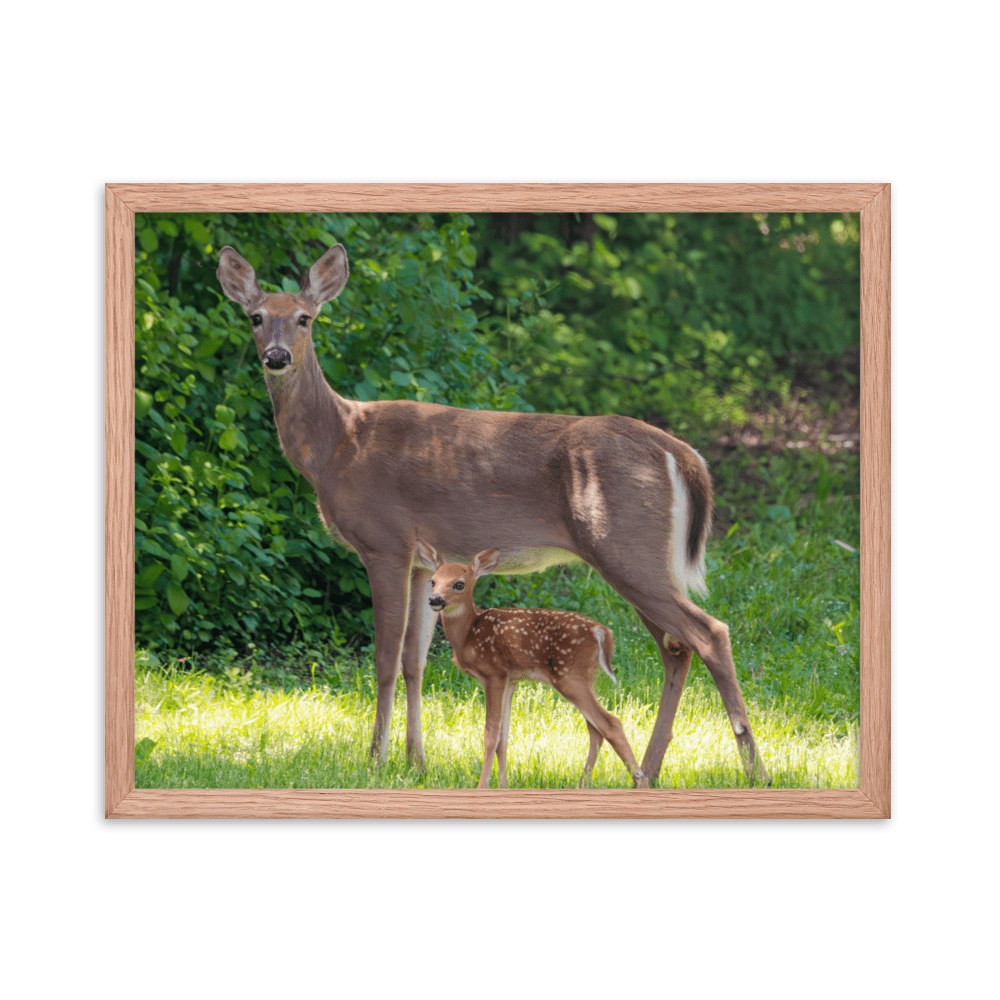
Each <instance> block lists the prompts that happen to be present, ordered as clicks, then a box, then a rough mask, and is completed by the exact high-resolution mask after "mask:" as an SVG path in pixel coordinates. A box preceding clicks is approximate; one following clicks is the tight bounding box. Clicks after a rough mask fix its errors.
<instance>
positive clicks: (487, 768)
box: [476, 677, 507, 788]
mask: <svg viewBox="0 0 1000 1000" xmlns="http://www.w3.org/2000/svg"><path fill="white" fill-rule="evenodd" d="M483 689H484V691H485V694H486V727H485V730H484V732H483V770H482V772H481V773H480V775H479V784H478V785H477V786H476V787H477V788H489V787H490V780H491V779H492V777H493V758H494V757H495V756H496V752H497V744H498V743H499V742H500V729H501V726H502V724H503V700H504V695H505V693H506V690H507V681H506V679H505V678H504V679H497V678H495V677H487V678H486V681H485V682H484V683H483Z"/></svg>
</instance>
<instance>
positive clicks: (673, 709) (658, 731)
mask: <svg viewBox="0 0 1000 1000" xmlns="http://www.w3.org/2000/svg"><path fill="white" fill-rule="evenodd" d="M637 613H638V615H639V618H640V619H641V621H642V623H643V625H645V626H646V628H647V629H649V633H650V635H652V637H653V639H654V641H655V642H656V646H657V648H658V649H659V651H660V659H662V660H663V671H664V678H663V692H662V693H661V695H660V707H659V709H658V711H657V713H656V722H655V723H654V725H653V733H652V735H651V736H650V737H649V745H648V746H647V747H646V753H645V754H644V755H643V758H642V773H643V774H645V775H646V777H647V778H648V779H649V781H650V782H653V783H658V782H659V778H660V767H661V766H662V764H663V755H664V754H665V753H666V752H667V747H668V746H669V745H670V741H671V739H673V735H674V716H676V715H677V706H678V704H680V700H681V693H682V692H683V690H684V681H685V680H687V675H688V670H690V669H691V655H692V654H691V650H690V649H688V647H687V646H684V645H682V644H681V643H679V642H677V641H676V640H674V639H672V638H671V637H670V636H668V635H667V634H666V633H665V632H664V631H663V629H661V628H659V627H658V626H657V625H654V624H653V622H651V621H650V620H649V619H648V618H647V617H646V616H645V615H643V614H642V612H637Z"/></svg>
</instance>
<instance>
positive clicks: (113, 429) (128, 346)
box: [104, 184, 890, 819]
mask: <svg viewBox="0 0 1000 1000" xmlns="http://www.w3.org/2000/svg"><path fill="white" fill-rule="evenodd" d="M105 205H106V215H105V240H106V243H105V246H106V259H105V326H106V357H105V373H106V384H105V393H106V395H105V489H106V495H105V516H106V523H105V720H104V723H105V815H106V816H107V817H112V818H144V817H145V818H167V817H170V818H211V817H244V818H247V817H271V818H297V817H317V818H318V817H325V818H360V817H372V818H380V817H398V818H449V817H462V818H491V819H495V818H570V817H581V818H588V819H595V818H618V819H622V818H674V817H677V818H680V817H741V818H750V817H755V818H808V817H828V818H851V817H854V818H874V819H878V818H887V817H888V816H889V815H890V643H889V638H890V631H889V628H890V506H889V500H890V462H889V459H890V374H889V372H890V368H889V361H890V350H889V348H890V189H889V185H888V184H108V185H106V188H105ZM167 211H169V212H220V211H225V212H255V211H256V212H351V211H366V212H371V211H387V212H388V211H394V212H395V211H433V212H444V211H480V212H504V211H531V212H550V211H551V212H555V211H601V212H638V211H644V212H645V211H656V212H789V211H802V212H859V213H860V218H861V400H860V404H861V541H860V570H861V604H860V612H861V622H860V625H861V641H860V682H861V722H860V728H859V753H860V773H859V787H858V788H856V789H767V788H750V789H656V790H648V791H643V790H635V789H602V790H578V789H566V790H506V791H502V792H500V791H492V792H480V791H477V790H476V789H436V790H434V789H418V790H399V791H396V790H365V789H351V790H346V789H298V790H297V789H266V790H243V789H184V790H163V789H136V788H135V757H134V719H135V699H134V679H135V678H134V650H135V641H134V639H135V637H134V571H133V567H134V558H133V557H134V552H133V545H134V530H133V529H134V474H133V447H134V393H133V387H134V385H133V383H134V348H135V341H134V283H135V232H134V223H135V213H136V212H167Z"/></svg>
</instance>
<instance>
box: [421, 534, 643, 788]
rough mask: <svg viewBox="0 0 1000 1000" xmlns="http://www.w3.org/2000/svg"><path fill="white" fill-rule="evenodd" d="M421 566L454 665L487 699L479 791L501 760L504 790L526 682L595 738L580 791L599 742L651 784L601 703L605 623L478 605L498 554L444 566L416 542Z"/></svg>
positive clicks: (610, 645) (606, 665)
mask: <svg viewBox="0 0 1000 1000" xmlns="http://www.w3.org/2000/svg"><path fill="white" fill-rule="evenodd" d="M417 555H418V556H419V558H420V561H421V562H422V563H423V564H424V565H425V566H426V567H427V568H428V569H429V570H431V571H432V572H433V573H434V576H433V577H432V579H431V596H430V601H429V603H430V606H431V609H432V610H433V611H440V612H441V624H442V626H443V627H444V634H445V636H446V637H447V639H448V642H449V643H450V644H451V648H452V651H453V653H454V654H455V656H454V659H455V665H456V666H457V667H458V668H459V669H460V670H462V671H464V672H465V673H467V674H469V675H471V676H472V677H475V678H476V680H477V681H479V683H480V684H482V685H483V689H484V691H485V694H486V729H485V732H484V734H483V748H484V756H483V770H482V773H481V774H480V776H479V785H478V786H477V787H478V788H489V786H490V780H491V778H492V777H493V757H494V755H496V759H497V768H498V771H499V785H500V787H501V788H506V787H507V736H508V733H509V731H510V705H511V701H512V700H513V697H514V688H516V687H517V683H518V681H520V680H523V679H524V678H530V679H531V680H535V681H543V682H544V683H546V684H550V685H551V686H552V687H554V688H555V689H556V690H557V691H558V692H559V693H560V694H561V695H562V696H563V697H564V698H566V699H567V701H570V702H571V703H572V704H574V705H575V706H576V707H577V708H578V709H579V710H580V713H581V714H582V715H583V718H584V720H585V721H586V723H587V732H588V733H589V734H590V753H589V754H588V755H587V763H586V764H585V765H584V767H583V775H582V776H581V778H580V787H581V788H582V787H583V785H584V782H585V781H586V780H587V779H588V778H589V777H590V773H591V771H592V770H593V767H594V763H595V762H596V760H597V753H598V751H599V750H600V749H601V744H602V743H603V742H604V740H607V741H608V742H609V743H610V744H611V745H612V746H613V747H614V749H615V752H616V753H617V754H618V756H619V757H621V759H622V761H623V762H624V764H625V766H626V767H627V768H628V771H629V774H631V775H632V782H633V784H634V785H635V786H636V787H637V788H646V787H648V782H647V780H646V777H645V775H644V774H643V773H642V770H641V769H640V768H639V765H638V764H637V763H636V760H635V755H634V754H633V753H632V748H631V747H630V746H629V744H628V740H627V739H626V738H625V731H624V729H622V724H621V722H620V721H619V720H618V719H617V718H615V716H613V715H612V714H611V713H610V712H609V711H608V710H607V709H605V708H604V706H603V705H601V703H600V702H599V701H598V700H597V697H596V696H595V694H594V676H595V674H596V673H597V669H598V667H600V669H602V670H603V671H604V672H605V673H606V674H607V675H608V676H609V677H610V678H611V679H612V681H614V679H615V675H614V674H613V673H612V671H611V657H612V654H613V653H614V646H615V640H614V636H613V635H612V633H611V629H609V628H608V627H607V626H606V625H601V624H600V623H598V622H595V621H594V620H593V619H591V618H587V617H586V616H585V615H581V614H576V613H575V612H572V611H557V610H553V609H551V608H489V609H488V610H485V611H484V610H483V609H482V608H477V607H476V605H475V604H474V603H473V601H472V590H473V587H474V586H475V582H476V580H478V579H479V577H481V576H484V575H485V574H486V573H490V572H492V571H493V570H494V569H496V567H497V564H498V563H499V562H500V550H499V549H487V550H486V551H485V552H480V553H479V555H477V556H476V557H475V559H473V560H472V562H471V563H469V564H468V565H465V566H463V565H462V564H460V563H446V562H443V561H442V560H441V558H440V556H438V554H437V551H436V550H435V549H434V548H433V547H432V546H430V545H428V544H426V543H425V542H422V541H420V540H419V539H418V540H417Z"/></svg>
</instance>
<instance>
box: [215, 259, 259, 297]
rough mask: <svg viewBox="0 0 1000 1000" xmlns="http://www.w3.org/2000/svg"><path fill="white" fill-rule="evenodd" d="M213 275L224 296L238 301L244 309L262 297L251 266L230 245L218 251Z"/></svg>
mask: <svg viewBox="0 0 1000 1000" xmlns="http://www.w3.org/2000/svg"><path fill="white" fill-rule="evenodd" d="M215 275H216V277H217V278H218V279H219V284H220V285H222V290H223V291H224V292H225V293H226V297H227V298H230V299H232V300H233V301H234V302H238V303H239V304H240V305H241V306H243V308H244V309H247V310H250V309H252V308H253V307H254V306H255V305H257V303H258V302H260V300H261V299H263V298H264V293H263V292H262V291H261V289H260V285H258V284H257V275H256V274H254V270H253V268H252V267H251V266H250V265H249V264H248V263H247V261H245V260H244V259H243V258H242V257H241V256H240V255H239V254H238V253H237V252H236V251H235V250H234V249H233V248H232V247H223V248H222V249H221V250H220V251H219V266H218V268H217V269H216V271H215Z"/></svg>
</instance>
